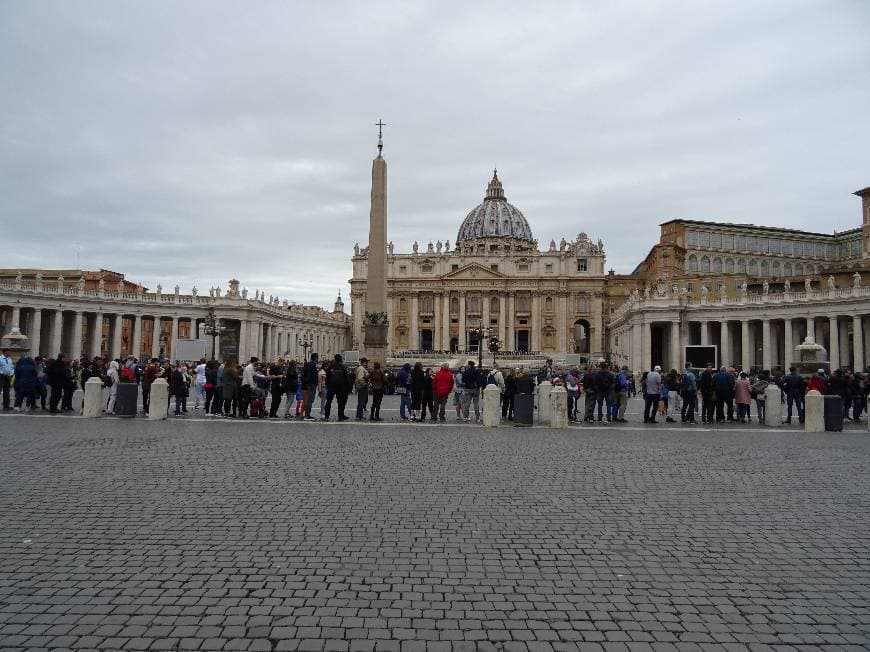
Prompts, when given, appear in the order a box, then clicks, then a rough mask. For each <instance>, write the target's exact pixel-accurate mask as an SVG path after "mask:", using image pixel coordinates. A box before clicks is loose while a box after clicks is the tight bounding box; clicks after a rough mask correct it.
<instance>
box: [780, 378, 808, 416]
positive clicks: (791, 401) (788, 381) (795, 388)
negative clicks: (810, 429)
mask: <svg viewBox="0 0 870 652" xmlns="http://www.w3.org/2000/svg"><path fill="white" fill-rule="evenodd" d="M782 388H783V389H784V390H785V398H786V420H785V422H786V423H791V416H792V407H793V406H794V407H796V411H797V415H798V422H799V423H803V422H804V394H805V393H806V383H805V382H804V378H803V376H801V375H800V374H799V373H798V372H797V368H795V367H789V369H788V375H786V376H785V378H783V379H782Z"/></svg>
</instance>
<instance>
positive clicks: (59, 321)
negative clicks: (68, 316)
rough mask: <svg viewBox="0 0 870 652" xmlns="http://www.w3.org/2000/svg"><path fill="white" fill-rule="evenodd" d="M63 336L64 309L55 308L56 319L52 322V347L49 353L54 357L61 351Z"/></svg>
mask: <svg viewBox="0 0 870 652" xmlns="http://www.w3.org/2000/svg"><path fill="white" fill-rule="evenodd" d="M62 336H63V311H62V310H55V311H54V319H53V320H52V324H51V349H50V350H49V352H48V354H49V355H50V356H52V357H54V356H56V355H57V354H58V353H60V352H61V350H60V348H61V341H62V339H61V338H62Z"/></svg>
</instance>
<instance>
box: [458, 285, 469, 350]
mask: <svg viewBox="0 0 870 652" xmlns="http://www.w3.org/2000/svg"><path fill="white" fill-rule="evenodd" d="M466 336H467V333H466V332H465V292H464V291H462V292H460V293H459V350H460V351H462V352H463V353H465V347H466V346H467V342H466Z"/></svg>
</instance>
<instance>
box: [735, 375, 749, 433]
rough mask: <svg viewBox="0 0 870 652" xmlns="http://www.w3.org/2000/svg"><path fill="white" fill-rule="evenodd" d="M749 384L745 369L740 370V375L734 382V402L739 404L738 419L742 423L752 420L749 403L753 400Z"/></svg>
mask: <svg viewBox="0 0 870 652" xmlns="http://www.w3.org/2000/svg"><path fill="white" fill-rule="evenodd" d="M750 390H751V387H750V385H749V376H747V375H746V372H745V371H741V372H740V377H739V378H738V379H737V381H736V382H735V383H734V402H735V403H736V404H737V420H738V421H739V422H740V423H746V422H747V421H752V418H751V417H750V416H749V405H750V403H751V401H752V396H751V393H750Z"/></svg>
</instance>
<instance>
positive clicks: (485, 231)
mask: <svg viewBox="0 0 870 652" xmlns="http://www.w3.org/2000/svg"><path fill="white" fill-rule="evenodd" d="M479 238H514V239H517V240H525V241H528V242H530V243H532V242H534V238H533V237H532V230H531V229H530V228H529V223H528V222H526V218H525V216H523V214H522V213H521V212H520V211H519V209H518V208H516V207H515V206H513V205H512V204H509V203H508V202H507V200H506V199H505V196H504V189H503V188H502V185H501V181H499V179H498V172H497V171H493V174H492V181H490V182H489V185H487V187H486V197H485V198H484V200H483V203H482V204H480V205H479V206H477V208H475V209H473V210H472V211H471V212H470V213H469V214H468V216H467V217H466V218H465V220H464V221H463V222H462V226H460V227H459V235H457V236H456V244H457V245H461V244H462V243H463V242H466V241H469V240H477V239H479Z"/></svg>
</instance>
